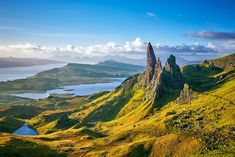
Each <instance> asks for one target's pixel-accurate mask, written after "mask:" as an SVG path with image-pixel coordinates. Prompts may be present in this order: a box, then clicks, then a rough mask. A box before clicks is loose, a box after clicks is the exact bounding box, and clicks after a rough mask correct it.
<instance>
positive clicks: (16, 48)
mask: <svg viewBox="0 0 235 157" xmlns="http://www.w3.org/2000/svg"><path fill="white" fill-rule="evenodd" d="M145 45H146V43H145V42H143V41H141V39H140V38H136V39H135V40H134V41H127V42H126V43H125V44H117V43H115V42H108V43H106V44H96V45H91V46H73V45H68V46H67V47H63V48H58V47H46V46H41V45H35V44H30V43H25V44H12V45H0V57H9V56H14V57H40V58H52V57H53V56H58V55H59V56H60V55H69V56H74V57H95V56H99V57H100V56H106V55H113V56H114V55H127V56H128V55H143V54H144V53H143V52H145ZM38 54H40V56H39V55H38Z"/></svg>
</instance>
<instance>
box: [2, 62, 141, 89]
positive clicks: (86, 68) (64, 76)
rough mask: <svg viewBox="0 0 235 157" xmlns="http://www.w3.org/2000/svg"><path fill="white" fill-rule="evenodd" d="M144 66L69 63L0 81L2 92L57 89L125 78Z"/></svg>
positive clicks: (112, 63)
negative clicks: (31, 74)
mask: <svg viewBox="0 0 235 157" xmlns="http://www.w3.org/2000/svg"><path fill="white" fill-rule="evenodd" d="M143 69H144V67H141V66H137V65H131V64H125V63H118V62H114V61H105V62H100V63H98V64H95V65H91V64H77V63H69V64H67V65H66V66H63V67H61V68H54V69H51V70H46V71H43V72H40V73H38V74H36V75H35V76H32V77H28V78H26V79H19V80H14V81H7V82H0V92H1V93H20V92H35V91H46V90H49V89H56V88H59V87H61V86H65V85H77V84H89V83H102V82H110V81H112V80H113V78H125V77H128V76H130V75H133V74H135V73H138V72H140V71H142V70H143Z"/></svg>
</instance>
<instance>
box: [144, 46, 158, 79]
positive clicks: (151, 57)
mask: <svg viewBox="0 0 235 157" xmlns="http://www.w3.org/2000/svg"><path fill="white" fill-rule="evenodd" d="M146 53H147V67H146V79H147V81H150V80H151V79H152V78H153V75H154V70H155V65H156V57H155V54H154V51H153V47H152V45H151V43H150V42H149V43H148V46H147V51H146Z"/></svg>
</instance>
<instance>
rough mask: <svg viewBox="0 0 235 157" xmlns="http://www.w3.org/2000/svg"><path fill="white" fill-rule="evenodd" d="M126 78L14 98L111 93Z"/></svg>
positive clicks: (26, 94) (25, 94) (20, 95)
mask: <svg viewBox="0 0 235 157" xmlns="http://www.w3.org/2000/svg"><path fill="white" fill-rule="evenodd" d="M123 80H124V78H116V79H114V81H112V82H109V83H95V84H81V85H73V86H64V87H62V88H60V89H52V90H47V91H46V92H42V93H21V94H12V95H14V96H18V97H23V98H30V99H43V98H47V97H48V96H50V95H51V94H71V95H74V96H85V95H90V94H94V93H97V92H99V91H111V90H113V89H114V88H116V87H117V86H119V85H120V84H121V83H122V82H123Z"/></svg>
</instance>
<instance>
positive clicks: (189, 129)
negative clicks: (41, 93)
mask: <svg viewBox="0 0 235 157" xmlns="http://www.w3.org/2000/svg"><path fill="white" fill-rule="evenodd" d="M224 58H226V57H224ZM224 58H223V59H224ZM227 59H228V60H230V59H231V58H230V57H229V58H227ZM217 60H219V59H217ZM232 61H233V60H232ZM232 61H231V62H232ZM234 70H235V69H234V67H233V66H231V67H229V68H228V67H226V68H221V67H215V66H211V65H210V66H208V64H207V63H202V64H198V65H187V66H185V67H182V68H181V71H182V75H183V80H184V82H185V83H187V84H188V86H186V87H188V88H189V89H187V90H185V88H184V89H180V90H182V91H181V92H178V91H177V90H171V92H165V93H161V95H160V97H157V98H156V99H154V98H152V99H148V98H146V93H148V91H149V90H151V89H152V88H150V87H149V86H143V85H142V83H143V76H145V75H144V73H143V74H137V75H134V76H132V77H129V78H128V79H126V80H125V81H124V82H123V83H122V84H121V85H120V86H119V87H117V88H116V89H115V90H113V91H111V92H100V93H97V94H94V95H91V96H84V97H75V98H57V97H49V98H47V99H43V100H37V101H32V105H33V106H36V107H35V109H36V110H35V112H34V113H33V112H32V115H28V116H26V117H23V118H22V115H21V114H20V113H19V112H18V114H16V116H15V117H12V118H15V119H17V120H20V121H26V122H28V123H29V124H30V125H31V126H32V127H34V128H35V129H36V130H37V131H38V132H39V133H40V135H39V136H35V137H32V136H29V137H21V136H14V135H10V134H7V133H6V132H7V131H4V132H5V133H1V134H0V136H1V138H0V150H3V152H6V150H9V143H10V144H11V145H12V146H13V147H14V146H16V148H17V149H16V150H15V152H16V153H18V154H21V155H22V154H23V155H25V154H27V152H30V151H32V150H35V148H38V147H39V146H40V147H39V148H40V149H38V150H42V149H43V150H44V149H45V152H43V153H44V154H43V156H53V155H54V156H56V155H58V156H60V155H65V156H69V157H83V156H86V157H95V156H97V157H103V156H107V157H127V156H128V157H144V156H146V157H147V156H149V157H169V156H175V157H207V156H213V157H221V156H225V157H232V156H234V154H235V147H234V145H235V139H234V137H235V132H234V130H235V97H234V95H235V90H234V89H235V77H234V74H235V73H234ZM160 81H161V80H160ZM150 85H151V84H150ZM164 88H167V87H164ZM189 91H190V92H189ZM180 93H181V94H180ZM185 95H186V97H185ZM177 98H178V99H177ZM179 99H181V100H184V99H185V101H180V103H179V101H177V100H179ZM60 103H62V104H65V105H53V104H60ZM2 111H6V109H4V110H2ZM10 111H13V109H11V110H10ZM0 113H1V112H0ZM0 115H2V117H3V118H2V119H3V120H4V118H5V119H6V118H9V117H10V115H12V113H11V112H9V114H4V113H1V114H0ZM17 115H18V116H17ZM0 125H1V124H0ZM13 140H17V141H18V142H10V141H13ZM22 141H27V142H32V146H29V145H27V143H24V144H22V147H23V146H24V145H25V146H27V149H24V150H25V151H22V149H23V148H22V147H20V146H21V144H20V145H18V143H19V142H22ZM34 145H36V146H34ZM19 147H20V148H19ZM42 147H43V148H42ZM36 152H37V151H36ZM51 153H56V154H53V155H52V154H51ZM39 154H40V153H39ZM9 156H13V155H12V154H10V155H9Z"/></svg>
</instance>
